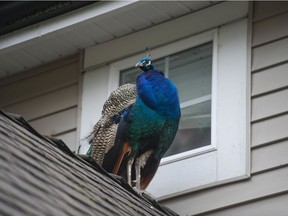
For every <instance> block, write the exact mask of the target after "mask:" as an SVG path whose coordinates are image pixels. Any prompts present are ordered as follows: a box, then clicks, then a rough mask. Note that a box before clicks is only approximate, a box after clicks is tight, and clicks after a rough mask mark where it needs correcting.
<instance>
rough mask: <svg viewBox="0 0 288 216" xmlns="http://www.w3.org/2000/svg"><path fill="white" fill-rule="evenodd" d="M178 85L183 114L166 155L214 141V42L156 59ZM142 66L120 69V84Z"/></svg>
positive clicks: (155, 63)
mask: <svg viewBox="0 0 288 216" xmlns="http://www.w3.org/2000/svg"><path fill="white" fill-rule="evenodd" d="M153 64H154V65H155V66H156V68H157V69H159V70H162V71H163V72H164V73H165V76H166V77H168V78H169V79H171V80H172V81H173V82H174V84H175V85H176V86H177V88H178V93H179V99H180V106H181V112H182V117H181V119H180V124H179V129H178V132H177V134H176V137H175V139H174V142H173V144H172V146H171V147H170V149H169V150H168V151H167V153H166V155H165V156H170V155H174V154H178V153H181V152H184V151H189V150H193V149H196V148H199V147H202V146H207V145H210V144H211V89H212V88H211V86H212V42H210V43H206V44H203V45H200V46H197V47H193V48H191V49H188V50H185V51H182V52H179V53H175V54H172V55H169V56H166V57H164V58H161V59H158V60H154V61H153ZM139 73H141V71H140V70H139V68H129V69H127V70H123V71H121V72H120V85H122V84H125V83H135V81H136V78H137V76H138V74H139Z"/></svg>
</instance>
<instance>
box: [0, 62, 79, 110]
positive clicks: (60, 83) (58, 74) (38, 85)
mask: <svg viewBox="0 0 288 216" xmlns="http://www.w3.org/2000/svg"><path fill="white" fill-rule="evenodd" d="M78 69H79V68H78V62H77V63H74V64H70V65H65V67H59V68H57V69H55V70H51V71H47V72H46V73H41V74H38V75H36V76H32V77H29V78H27V79H23V80H20V81H18V82H14V83H11V84H9V85H4V86H0V107H3V106H6V105H9V104H12V103H15V102H19V101H21V100H25V99H29V98H31V97H36V96H38V95H41V94H44V93H47V92H50V91H52V90H55V89H57V88H61V87H64V86H67V85H71V84H73V83H77V81H78V75H77V74H78Z"/></svg>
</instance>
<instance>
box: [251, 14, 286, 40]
mask: <svg viewBox="0 0 288 216" xmlns="http://www.w3.org/2000/svg"><path fill="white" fill-rule="evenodd" d="M285 24H286V27H284V28H283V26H285ZM287 25H288V12H286V13H284V14H280V15H278V16H274V17H271V18H270V19H265V20H263V21H260V22H257V23H255V24H254V25H253V42H252V44H253V46H256V45H260V44H263V43H267V42H269V41H272V40H276V39H279V38H282V37H285V36H288V28H287Z"/></svg>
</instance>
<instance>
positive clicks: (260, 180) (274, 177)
mask: <svg viewBox="0 0 288 216" xmlns="http://www.w3.org/2000/svg"><path fill="white" fill-rule="evenodd" d="M287 179H288V167H284V168H279V169H276V170H272V171H270V172H265V173H261V174H258V175H254V176H253V177H252V178H251V179H248V180H245V181H241V182H237V183H233V184H226V185H223V186H220V187H216V188H211V189H210V190H203V191H199V192H194V193H190V194H186V195H184V196H179V197H175V198H174V199H169V200H166V201H162V202H160V203H161V204H163V205H165V206H167V207H169V208H171V209H172V210H174V211H175V212H177V213H178V214H179V215H197V214H201V213H202V214H201V215H210V214H209V213H208V214H204V213H205V212H212V211H215V210H217V209H218V210H220V209H223V208H228V207H229V206H230V207H232V206H235V205H239V204H241V203H247V202H251V201H253V200H257V199H260V198H263V197H268V196H273V195H275V194H278V193H283V192H288V181H287ZM236 214H237V212H233V214H231V215H233V216H235V215H236ZM259 215H261V214H259ZM259 215H257V216H259ZM241 216H242V215H241ZM249 216H250V215H249Z"/></svg>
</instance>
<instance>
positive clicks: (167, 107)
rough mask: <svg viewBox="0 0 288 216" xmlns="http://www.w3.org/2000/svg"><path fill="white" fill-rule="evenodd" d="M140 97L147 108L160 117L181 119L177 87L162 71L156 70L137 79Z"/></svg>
mask: <svg viewBox="0 0 288 216" xmlns="http://www.w3.org/2000/svg"><path fill="white" fill-rule="evenodd" d="M137 91H138V96H139V98H141V100H142V101H143V102H144V103H145V104H146V106H148V107H150V108H151V109H153V110H155V112H157V113H158V114H159V115H162V116H167V117H170V118H176V119H177V118H179V117H180V109H179V99H178V92H177V89H176V87H175V85H174V84H173V83H172V82H171V81H170V80H169V79H167V78H165V77H164V74H163V72H162V71H160V70H157V69H154V70H149V71H147V72H143V73H142V74H140V75H139V76H138V77H137Z"/></svg>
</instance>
